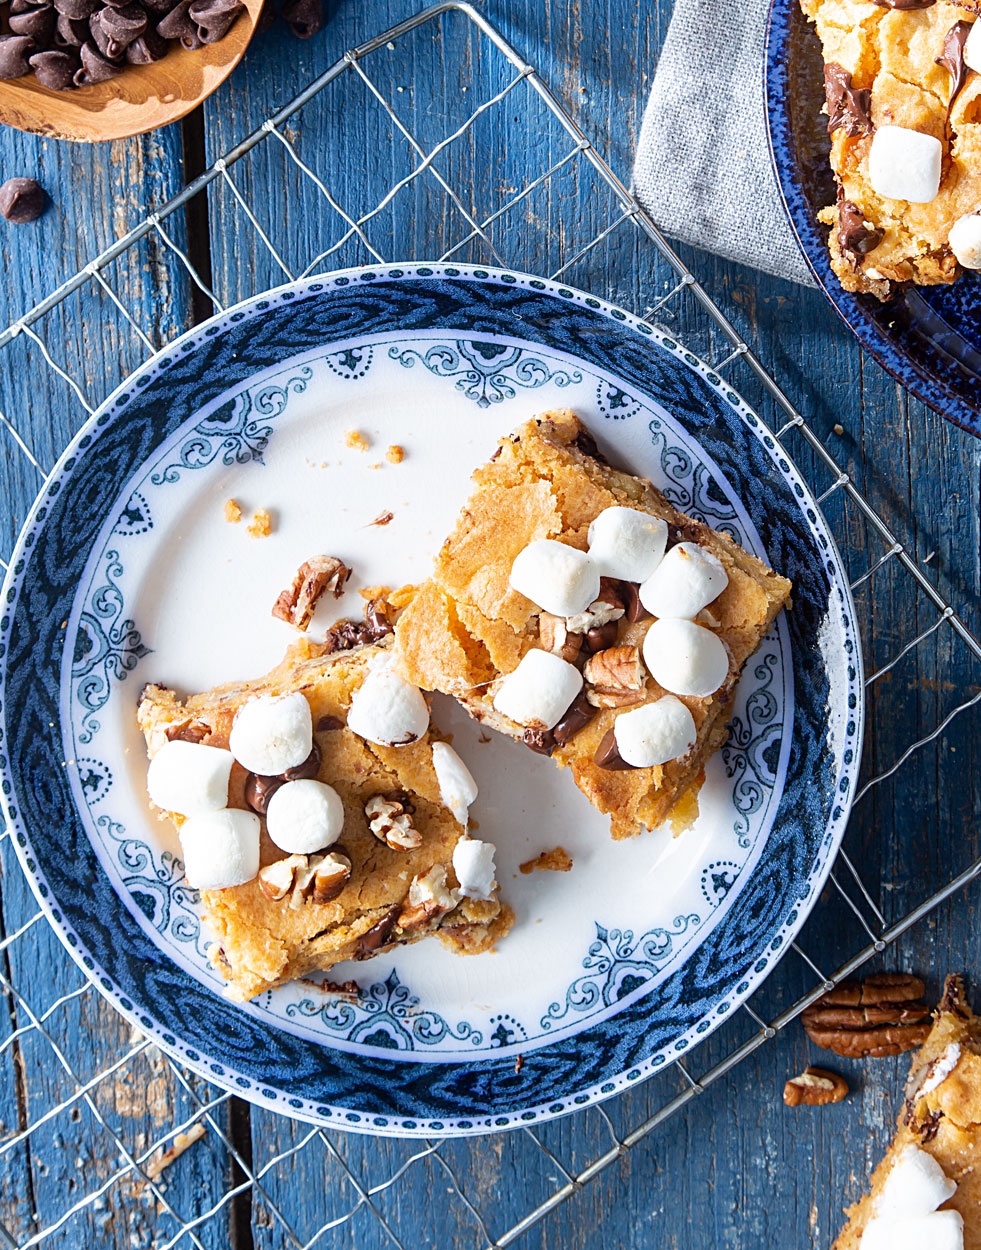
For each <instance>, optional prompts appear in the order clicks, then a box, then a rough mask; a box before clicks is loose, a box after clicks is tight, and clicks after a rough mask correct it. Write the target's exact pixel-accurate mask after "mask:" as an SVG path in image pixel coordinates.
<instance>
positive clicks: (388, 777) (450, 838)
mask: <svg viewBox="0 0 981 1250" xmlns="http://www.w3.org/2000/svg"><path fill="white" fill-rule="evenodd" d="M336 632H337V627H335V633H336ZM349 632H350V631H349ZM352 642H353V646H354V649H351V650H341V651H333V652H332V651H331V650H330V647H331V645H332V644H331V643H315V642H312V641H310V640H308V639H306V638H304V639H301V640H299V641H297V642H296V643H295V644H293V645H292V646H291V647H290V649H289V651H288V652H287V654H286V657H285V658H284V660H283V661H282V663H281V664H279V665H278V667H276V668H274V669H273V670H272V671H271V672H270V673H268V674H267V675H266V676H265V677H261V678H259V679H258V680H256V681H248V682H233V683H230V684H228V685H223V686H219V687H217V688H216V689H214V690H211V691H209V692H207V693H205V694H198V695H194V696H192V697H190V698H188V699H186V700H183V701H182V700H181V699H179V698H178V697H177V695H176V694H175V693H174V691H173V690H169V689H166V688H164V687H161V686H154V685H151V686H147V687H146V689H145V690H144V692H143V695H142V698H141V700H140V705H139V712H138V718H139V725H140V728H141V730H142V731H143V733H144V735H145V737H146V742H147V749H148V753H149V755H150V756H151V757H153V756H155V755H156V754H157V752H158V751H159V750H160V749H161V748H162V747H163V746H164V744H166V743H168V742H172V741H175V740H177V741H185V742H192V743H195V744H199V745H203V746H212V747H222V748H227V747H228V746H229V737H230V733H231V729H232V724H233V721H234V719H235V717H236V714H237V713H238V712H239V711H240V709H241V708H242V707H243V706H245V705H246V704H248V703H249V702H250V701H252V700H255V699H256V698H257V697H259V696H269V695H272V696H283V695H290V694H294V693H296V692H299V693H300V694H302V696H303V697H304V698H305V699H306V700H307V702H308V703H309V706H310V712H311V714H312V723H313V743H314V748H313V751H312V753H311V755H312V758H313V763H312V765H310V766H308V767H307V768H305V770H304V772H303V774H302V775H303V776H304V777H306V778H310V779H318V780H320V781H322V782H325V783H328V784H329V785H330V786H331V787H332V788H333V789H334V790H335V791H336V792H337V794H338V795H339V796H340V800H341V802H342V803H343V828H342V830H341V832H340V835H339V839H338V840H337V841H336V843H333V844H332V845H330V846H329V847H327V848H325V851H324V853H323V855H314V854H311V855H286V854H284V851H283V850H281V849H280V848H279V847H278V846H277V845H275V844H274V842H273V841H272V840H271V838H270V836H269V834H268V831H267V827H266V818H265V815H264V813H262V812H261V811H259V809H261V808H262V807H263V806H264V805H265V803H266V796H264V795H263V793H262V791H263V783H264V782H265V783H268V782H270V781H272V782H273V783H274V784H275V783H276V780H277V779H275V778H272V779H269V778H266V779H263V778H261V777H258V778H257V777H256V776H255V775H254V774H249V773H248V772H247V771H246V770H245V768H243V767H242V765H241V764H239V763H238V762H235V763H233V764H232V766H231V774H230V777H229V782H228V808H229V809H231V810H232V811H239V810H240V811H243V812H247V811H251V812H255V813H257V814H258V815H259V819H260V820H261V832H260V849H259V863H260V869H259V873H258V875H257V876H255V877H254V879H253V880H250V881H248V882H246V883H245V884H239V885H235V886H233V887H231V888H227V889H203V890H202V891H201V901H202V905H203V907H204V912H205V918H206V922H207V924H208V926H209V928H210V930H211V932H212V933H213V935H214V938H215V942H214V945H213V947H212V948H211V951H210V952H209V953H210V956H211V961H212V963H213V965H214V966H215V967H216V968H217V969H218V970H219V971H220V972H221V973H222V975H223V976H224V977H225V978H226V979H227V980H228V982H229V985H228V989H227V990H226V994H227V996H228V997H230V998H232V999H234V1000H237V1001H245V1000H247V999H250V998H253V997H255V996H256V995H257V994H260V993H262V991H263V990H267V989H271V988H272V987H273V986H276V985H281V984H282V983H284V982H286V981H289V980H292V979H294V978H296V977H302V976H306V975H308V974H310V973H311V972H314V971H315V970H318V969H329V968H331V967H333V965H335V964H337V963H339V962H341V961H342V960H348V959H355V960H357V959H366V958H370V957H371V956H373V955H376V954H379V953H386V952H388V951H391V950H392V949H394V948H395V947H397V946H400V945H403V944H405V943H408V942H414V941H417V940H418V939H420V938H423V937H427V936H430V935H433V936H437V937H439V938H440V939H441V940H442V941H443V942H444V944H445V945H447V946H448V947H450V948H451V949H452V950H454V951H455V952H457V953H460V954H476V953H479V952H482V951H486V950H488V949H490V948H491V947H492V946H493V945H494V942H495V941H496V940H497V938H499V937H501V936H503V934H505V933H506V932H507V930H508V929H509V928H510V926H511V923H512V919H513V917H512V913H511V911H510V908H508V907H507V906H506V905H504V904H502V903H501V902H500V900H499V899H498V897H497V892H496V890H494V891H493V893H492V894H491V896H490V897H489V898H487V899H476V898H470V897H463V898H462V899H459V898H458V897H457V894H458V893H459V892H458V891H457V889H456V887H457V886H458V885H459V884H460V883H459V882H458V881H457V878H456V876H455V873H454V867H453V852H454V848H455V847H456V846H457V844H458V842H460V841H461V840H462V839H465V838H466V836H467V835H466V830H465V828H464V827H463V825H461V824H460V823H458V821H457V820H456V819H455V818H454V816H453V815H452V814H451V812H450V810H449V809H448V808H447V806H446V805H445V803H444V800H443V797H442V796H441V789H440V784H439V781H438V779H437V776H436V772H435V770H434V766H433V750H432V744H433V742H434V740H435V739H434V735H433V731H432V728H431V727H430V728H428V729H427V730H426V732H425V734H423V735H422V736H421V737H419V739H418V740H417V741H414V742H411V743H409V744H407V745H399V746H380V745H376V744H374V743H370V742H368V741H366V740H365V739H364V738H363V737H359V736H358V735H357V734H355V733H353V732H352V731H351V730H350V729H348V728H347V717H348V712H349V709H350V707H351V701H352V697H353V696H354V694H355V693H356V691H358V690H359V688H360V687H361V686H362V684H363V682H364V681H365V678H366V676H367V674H368V672H369V670H370V667H371V665H372V664H373V663H374V662H376V660H377V659H378V657H382V656H385V655H386V654H387V648H388V647H389V646H390V644H391V637H389V638H387V639H384V640H382V642H380V643H378V642H376V643H372V644H368V645H359V644H358V642H357V640H356V639H353V638H350V639H349V638H346V637H342V640H341V645H344V646H351V645H352ZM247 796H249V797H247ZM250 799H251V801H250ZM406 812H408V813H409V814H410V818H409V819H406V816H405V813H406ZM161 815H162V816H164V817H168V816H169V817H170V819H172V820H173V821H174V824H175V825H176V826H177V828H178V830H180V828H181V827H182V825H183V824H184V818H183V817H182V816H180V815H177V814H176V813H173V812H166V811H165V812H161ZM370 821H371V822H372V823H373V825H374V827H375V832H372V829H371V828H369V822H370ZM383 838H384V839H388V840H387V841H386V840H383ZM346 863H349V865H350V871H349V875H348V876H347V877H346V880H345V881H344V884H343V886H342V888H339V884H338V883H335V882H334V881H333V880H329V881H328V880H327V879H326V874H327V872H328V870H330V871H331V872H333V868H334V866H335V865H338V864H340V865H341V866H342V869H343V872H344V873H345V874H346V873H347V869H346V868H344V865H345V864H346ZM342 880H343V878H342ZM420 880H421V881H423V882H427V881H428V882H430V883H433V886H434V888H433V889H431V890H429V891H428V892H426V894H425V896H424V897H422V898H420V897H419V891H418V890H416V891H413V889H412V887H413V883H414V882H417V881H420ZM338 888H339V892H337V890H338ZM321 898H327V900H328V901H319V900H320V899H321Z"/></svg>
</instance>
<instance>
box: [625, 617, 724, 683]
mask: <svg viewBox="0 0 981 1250" xmlns="http://www.w3.org/2000/svg"><path fill="white" fill-rule="evenodd" d="M644 663H645V664H646V665H647V668H648V671H649V672H650V674H651V676H652V677H653V678H654V680H655V681H656V682H657V684H658V685H659V686H663V687H664V689H665V690H670V691H671V693H672V694H687V695H694V696H695V697H696V698H699V699H704V698H705V697H706V696H707V695H710V694H714V693H715V691H716V690H718V688H719V687H720V686H721V685H722V683H723V682H724V681H725V679H726V677H727V676H728V675H729V653H728V651H727V650H726V648H725V643H723V641H722V639H721V638H719V637H718V635H717V634H713V633H712V631H711V630H710V629H706V628H705V627H704V626H703V625H696V624H695V622H694V621H682V620H672V619H671V618H669V617H663V618H662V619H661V620H659V621H655V622H654V624H653V625H652V626H651V627H650V629H649V630H648V631H647V636H646V637H645V638H644Z"/></svg>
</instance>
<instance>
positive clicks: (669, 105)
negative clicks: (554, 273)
mask: <svg viewBox="0 0 981 1250" xmlns="http://www.w3.org/2000/svg"><path fill="white" fill-rule="evenodd" d="M766 13H767V3H766V0H676V4H675V7H674V13H673V15H672V18H671V24H670V26H669V27H668V34H667V38H666V39H665V41H664V49H663V51H662V52H661V57H660V60H659V61H658V63H657V71H656V73H655V75H654V85H653V88H652V90H651V97H650V100H649V101H648V103H647V109H646V112H645V113H644V123H643V126H642V128H641V132H640V141H639V143H638V145H637V156H636V159H635V162H634V171H633V191H634V194H635V195H636V196H637V198H638V199H639V200H640V202H641V204H643V206H644V207H645V208H646V209H647V211H648V212H649V213H650V214H651V216H652V217H653V218H654V220H655V222H657V224H658V225H659V226H660V227H661V229H662V230H663V231H664V232H665V234H667V235H669V236H671V237H672V238H676V239H681V240H682V242H684V243H690V244H692V245H693V246H694V247H699V248H703V249H704V250H706V251H709V252H716V253H718V255H720V256H724V257H726V259H728V260H733V261H737V262H738V263H739V264H743V265H750V266H752V267H753V268H754V269H762V270H764V271H765V272H766V273H772V274H775V275H776V276H777V277H780V278H788V279H790V281H792V282H799V283H801V284H803V285H805V286H814V285H815V283H814V279H813V278H812V277H811V275H810V271H809V270H808V268H807V266H806V265H805V263H804V259H803V257H802V256H801V254H800V250H799V249H798V246H797V243H796V242H795V240H794V236H793V234H792V233H791V230H790V226H789V225H788V223H787V218H786V214H785V212H784V208H783V204H782V202H781V200H780V193H779V191H778V190H777V183H776V178H775V177H774V174H773V169H772V166H771V164H770V150H769V146H768V144H767V138H766V122H765V119H764V100H763V35H764V31H765V28H766Z"/></svg>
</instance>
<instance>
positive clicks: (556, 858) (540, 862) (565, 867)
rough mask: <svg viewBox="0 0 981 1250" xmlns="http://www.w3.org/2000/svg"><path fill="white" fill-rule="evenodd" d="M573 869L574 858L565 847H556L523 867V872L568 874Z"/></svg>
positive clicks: (543, 852) (537, 856)
mask: <svg viewBox="0 0 981 1250" xmlns="http://www.w3.org/2000/svg"><path fill="white" fill-rule="evenodd" d="M571 868H572V856H571V855H570V854H569V852H568V851H567V850H565V848H564V847H561V846H554V847H552V849H551V850H550V851H542V853H541V855H536V856H535V858H534V859H529V860H528V861H527V862H526V863H524V864H522V865H521V871H522V872H523V873H525V875H527V874H528V873H529V872H568V871H569V870H570V869H571Z"/></svg>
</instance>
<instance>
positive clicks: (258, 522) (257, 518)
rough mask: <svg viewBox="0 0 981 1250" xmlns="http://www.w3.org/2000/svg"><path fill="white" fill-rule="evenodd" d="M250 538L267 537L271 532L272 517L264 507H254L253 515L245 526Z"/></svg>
mask: <svg viewBox="0 0 981 1250" xmlns="http://www.w3.org/2000/svg"><path fill="white" fill-rule="evenodd" d="M246 531H247V533H248V534H249V535H250V536H251V537H252V538H268V537H269V535H270V534H271V533H272V517H271V516H270V515H269V513H268V512H267V511H266V509H265V508H256V510H255V515H254V516H253V518H252V520H251V521H250V522H249V524H248V525H247V526H246Z"/></svg>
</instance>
